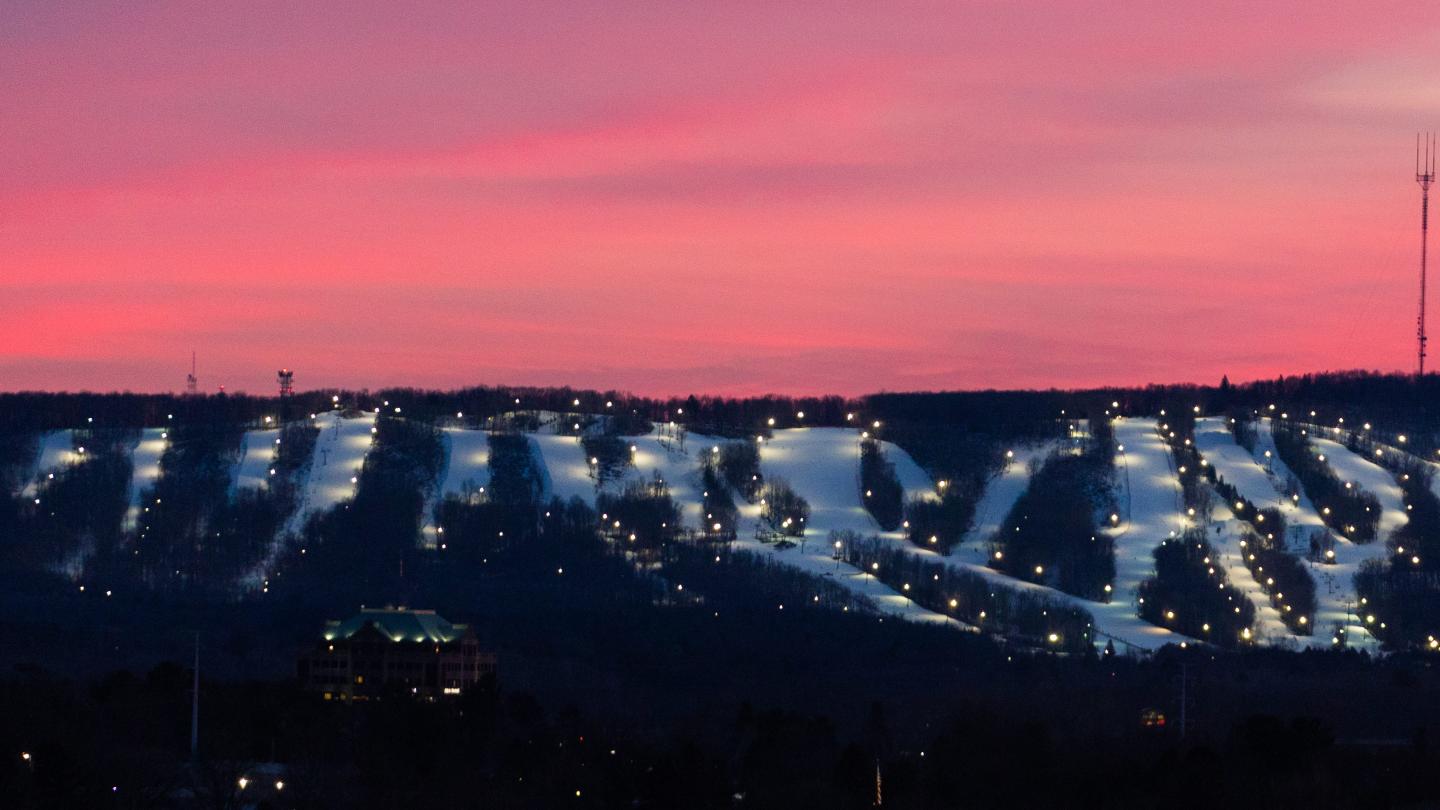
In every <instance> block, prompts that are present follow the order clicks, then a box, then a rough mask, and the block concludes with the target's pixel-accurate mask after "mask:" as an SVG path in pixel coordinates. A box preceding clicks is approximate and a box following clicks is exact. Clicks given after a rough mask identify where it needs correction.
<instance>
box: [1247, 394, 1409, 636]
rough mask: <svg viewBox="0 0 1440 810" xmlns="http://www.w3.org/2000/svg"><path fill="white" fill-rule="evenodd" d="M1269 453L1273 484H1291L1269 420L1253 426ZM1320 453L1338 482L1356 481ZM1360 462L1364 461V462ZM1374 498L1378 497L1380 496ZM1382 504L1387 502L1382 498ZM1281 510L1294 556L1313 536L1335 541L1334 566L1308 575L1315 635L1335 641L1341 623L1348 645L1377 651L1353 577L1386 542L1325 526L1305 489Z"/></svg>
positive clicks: (1258, 445)
mask: <svg viewBox="0 0 1440 810" xmlns="http://www.w3.org/2000/svg"><path fill="white" fill-rule="evenodd" d="M1332 444H1333V443H1332ZM1317 449H1318V447H1317ZM1341 449H1342V450H1344V451H1345V453H1346V454H1348V455H1349V456H1351V457H1354V454H1353V453H1350V451H1349V450H1345V448H1343V447H1342V448H1341ZM1267 450H1268V451H1270V458H1269V459H1268V460H1267V462H1266V463H1267V465H1268V467H1269V469H1270V470H1271V473H1272V475H1273V476H1274V478H1273V481H1274V486H1276V487H1283V486H1284V483H1283V482H1285V481H1288V480H1289V479H1290V477H1291V472H1290V468H1289V467H1287V466H1285V462H1283V461H1281V460H1280V453H1279V452H1278V451H1277V450H1276V449H1275V437H1274V435H1273V434H1272V433H1271V423H1270V420H1269V419H1261V420H1259V421H1257V422H1256V425H1255V452H1256V453H1257V454H1258V455H1260V456H1262V457H1263V456H1264V453H1265V451H1267ZM1320 452H1322V453H1325V461H1326V463H1327V464H1332V466H1331V469H1332V470H1335V474H1336V475H1338V476H1339V477H1340V480H1342V481H1346V480H1353V479H1350V478H1347V477H1346V475H1345V474H1344V473H1343V472H1341V470H1340V469H1339V468H1337V467H1335V466H1334V465H1333V459H1334V458H1335V457H1336V454H1334V453H1329V452H1326V451H1325V450H1321V451H1320ZM1358 460H1360V461H1363V459H1358ZM1346 463H1349V462H1346ZM1366 463H1368V462H1366ZM1372 466H1373V465H1372ZM1246 497H1249V496H1248V495H1247V496H1246ZM1376 497H1380V496H1379V494H1378V493H1377V495H1376ZM1282 500H1283V499H1282ZM1381 502H1382V504H1383V503H1384V501H1383V500H1382V501H1381ZM1282 511H1283V512H1284V514H1285V519H1286V520H1287V521H1289V523H1290V529H1289V531H1288V534H1289V538H1288V539H1287V541H1286V542H1287V546H1288V547H1289V549H1290V551H1291V552H1292V553H1295V554H1300V555H1305V554H1307V553H1308V552H1309V548H1310V538H1311V536H1312V535H1321V536H1323V535H1329V536H1330V538H1331V539H1332V540H1333V543H1334V545H1333V548H1334V550H1335V562H1334V563H1333V564H1330V563H1327V564H1324V565H1314V564H1312V565H1310V575H1311V576H1312V577H1313V578H1314V579H1315V602H1316V605H1317V606H1318V610H1317V611H1316V616H1315V621H1316V625H1315V626H1316V637H1317V638H1319V639H1321V640H1329V639H1331V638H1333V636H1332V635H1329V633H1330V631H1332V630H1333V628H1334V627H1335V625H1336V624H1339V625H1341V626H1343V627H1344V628H1345V634H1346V637H1347V641H1346V643H1347V644H1349V645H1350V646H1355V647H1360V648H1364V649H1374V648H1375V647H1377V646H1378V644H1379V642H1378V641H1377V640H1376V639H1375V638H1374V637H1373V636H1371V635H1370V633H1369V631H1367V630H1366V629H1365V626H1364V622H1363V621H1361V619H1360V617H1359V616H1358V615H1357V614H1356V611H1355V608H1356V607H1357V606H1358V605H1359V601H1360V598H1359V596H1358V595H1357V594H1356V592H1355V574H1356V573H1357V572H1358V571H1359V570H1360V565H1361V563H1363V562H1365V561H1366V560H1368V559H1372V558H1375V557H1380V558H1383V557H1384V556H1385V542H1384V538H1383V537H1379V538H1376V539H1375V541H1373V542H1371V543H1369V544H1366V545H1360V544H1358V543H1353V542H1351V541H1350V540H1347V539H1346V538H1345V537H1343V536H1341V535H1340V534H1338V533H1336V532H1332V531H1330V529H1329V528H1328V527H1327V526H1326V525H1325V522H1324V521H1322V520H1321V519H1320V511H1319V510H1318V509H1316V508H1315V504H1314V502H1313V501H1311V500H1310V496H1309V494H1308V493H1305V492H1303V491H1302V492H1301V493H1300V499H1299V501H1293V500H1292V501H1291V502H1290V504H1289V506H1288V507H1286V508H1284V509H1283V510H1282ZM1382 534H1383V533H1382Z"/></svg>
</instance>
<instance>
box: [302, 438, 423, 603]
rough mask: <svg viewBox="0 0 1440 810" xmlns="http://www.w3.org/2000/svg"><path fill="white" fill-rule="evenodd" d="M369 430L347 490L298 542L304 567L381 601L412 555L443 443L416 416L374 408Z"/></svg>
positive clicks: (393, 588)
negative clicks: (350, 494)
mask: <svg viewBox="0 0 1440 810" xmlns="http://www.w3.org/2000/svg"><path fill="white" fill-rule="evenodd" d="M375 431H376V432H375V437H374V443H373V444H372V446H371V448H370V452H369V453H367V454H366V456H365V463H364V465H363V466H362V467H361V469H360V474H359V476H358V479H359V480H358V485H357V487H356V490H355V497H354V498H353V499H352V500H350V501H348V502H345V503H342V504H341V505H340V506H338V507H337V508H335V509H332V510H331V511H329V512H326V513H323V514H319V515H316V516H314V517H313V518H311V520H310V523H309V524H308V525H307V526H306V527H305V530H304V540H303V541H302V542H301V548H302V550H303V551H304V552H305V554H304V556H305V557H306V560H305V561H304V567H306V568H312V569H315V568H319V569H324V570H326V571H328V573H329V575H330V576H332V577H336V578H342V579H345V580H348V581H351V582H354V583H358V584H360V585H361V586H362V588H363V590H362V593H366V594H368V600H367V601H368V603H370V604H377V603H380V604H383V603H384V601H385V600H386V599H387V598H391V599H393V598H394V593H395V592H396V591H397V589H398V587H397V586H398V583H399V580H401V579H402V578H403V577H404V576H405V574H404V572H405V570H406V568H407V567H408V568H411V569H412V570H413V567H414V565H415V564H416V563H417V562H418V560H417V557H418V556H419V551H418V543H419V539H420V518H421V509H422V508H423V507H424V504H425V499H426V493H427V492H428V491H429V489H430V487H432V486H434V484H435V481H436V479H437V477H438V475H439V472H440V467H441V464H442V463H443V462H444V457H445V449H444V444H443V442H442V440H441V437H440V433H439V431H438V430H436V429H435V427H434V426H433V425H430V424H427V423H425V422H420V421H418V420H411V419H405V418H401V417H396V416H393V415H390V414H381V415H380V416H379V418H377V419H376V422H375ZM291 559H292V561H293V560H294V559H295V556H294V555H292V557H291Z"/></svg>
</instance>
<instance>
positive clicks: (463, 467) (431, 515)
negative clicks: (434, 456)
mask: <svg viewBox="0 0 1440 810" xmlns="http://www.w3.org/2000/svg"><path fill="white" fill-rule="evenodd" d="M440 435H441V439H442V441H443V442H444V445H445V466H444V468H443V469H442V470H441V471H440V475H439V479H438V480H437V481H436V484H435V486H434V487H433V488H432V489H431V491H430V493H429V496H428V497H427V498H426V499H425V506H424V508H423V509H422V510H421V512H420V544H421V546H423V547H424V548H430V549H433V548H435V547H436V546H437V545H438V544H439V535H438V533H437V532H436V526H435V510H436V509H438V508H439V505H440V503H441V502H443V501H444V500H445V499H446V498H447V497H449V496H451V495H461V494H463V493H464V492H465V491H466V490H467V489H474V490H482V489H484V488H485V487H487V486H489V485H490V434H489V433H486V432H485V431H483V430H467V429H464V428H445V429H444V430H442V431H441V434H440Z"/></svg>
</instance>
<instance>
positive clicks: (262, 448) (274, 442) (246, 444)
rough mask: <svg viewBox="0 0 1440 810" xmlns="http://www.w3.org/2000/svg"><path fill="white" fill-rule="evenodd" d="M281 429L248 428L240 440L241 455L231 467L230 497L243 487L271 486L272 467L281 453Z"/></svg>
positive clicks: (259, 487)
mask: <svg viewBox="0 0 1440 810" xmlns="http://www.w3.org/2000/svg"><path fill="white" fill-rule="evenodd" d="M279 441H280V429H279V428H274V429H271V430H247V431H245V437H244V438H243V439H242V440H241V441H240V457H239V458H238V459H236V460H235V463H234V464H232V465H231V467H230V497H231V498H234V497H235V494H236V493H237V492H239V491H240V490H242V489H265V488H266V487H268V486H270V469H271V466H272V465H273V464H274V463H275V457H276V455H277V454H278V453H279V449H278V442H279Z"/></svg>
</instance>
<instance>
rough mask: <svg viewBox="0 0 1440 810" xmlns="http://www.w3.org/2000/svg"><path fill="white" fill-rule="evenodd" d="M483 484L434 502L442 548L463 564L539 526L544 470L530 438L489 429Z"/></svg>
mask: <svg viewBox="0 0 1440 810" xmlns="http://www.w3.org/2000/svg"><path fill="white" fill-rule="evenodd" d="M487 443H488V444H489V447H490V454H489V460H488V462H487V464H488V466H489V468H490V481H489V484H488V486H485V487H482V488H478V489H471V490H468V491H465V492H462V493H459V494H456V493H451V494H450V495H448V496H447V497H446V498H445V499H444V500H442V501H441V502H440V503H439V505H438V506H437V507H436V513H435V525H436V528H437V529H438V530H439V531H440V534H441V535H443V537H442V538H441V549H440V550H441V551H442V552H445V555H446V556H448V557H450V558H453V559H456V560H459V561H461V562H464V563H468V564H475V563H477V562H479V563H480V564H484V562H485V561H486V560H488V559H489V558H490V557H491V556H492V555H494V554H497V553H499V552H500V551H502V550H504V549H507V548H509V547H510V546H511V545H513V544H514V543H524V542H529V540H530V539H531V538H532V537H533V535H534V534H535V532H536V531H537V530H538V511H539V504H540V496H541V490H542V486H543V483H542V482H543V480H544V479H543V475H542V474H541V472H540V470H539V469H538V467H537V466H536V464H535V456H534V453H533V452H532V450H531V447H530V440H529V439H528V438H526V437H525V436H523V435H520V434H517V433H492V434H490V435H489V436H488V437H487Z"/></svg>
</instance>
